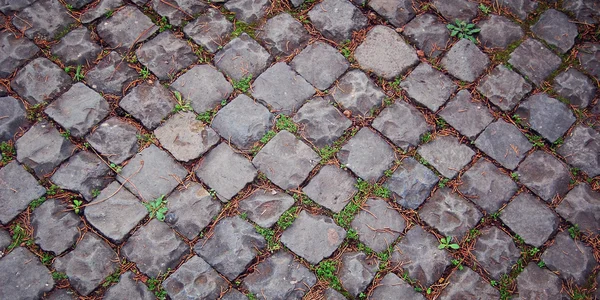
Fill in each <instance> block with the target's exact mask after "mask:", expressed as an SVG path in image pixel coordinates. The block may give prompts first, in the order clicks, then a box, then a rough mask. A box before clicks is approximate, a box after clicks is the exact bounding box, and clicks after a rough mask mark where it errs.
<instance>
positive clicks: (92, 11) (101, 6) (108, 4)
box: [79, 0, 123, 24]
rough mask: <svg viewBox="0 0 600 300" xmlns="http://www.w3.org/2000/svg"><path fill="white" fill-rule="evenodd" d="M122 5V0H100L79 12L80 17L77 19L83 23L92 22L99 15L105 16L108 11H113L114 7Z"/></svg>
mask: <svg viewBox="0 0 600 300" xmlns="http://www.w3.org/2000/svg"><path fill="white" fill-rule="evenodd" d="M122 5H123V0H103V1H100V2H99V3H98V4H97V5H96V6H93V5H92V7H90V6H88V8H87V9H86V10H85V11H84V12H83V13H82V14H81V17H79V20H80V21H81V23H84V24H87V23H90V22H93V21H95V20H96V19H98V18H100V17H104V16H106V14H107V13H108V12H109V11H114V10H115V9H116V8H118V7H120V6H122Z"/></svg>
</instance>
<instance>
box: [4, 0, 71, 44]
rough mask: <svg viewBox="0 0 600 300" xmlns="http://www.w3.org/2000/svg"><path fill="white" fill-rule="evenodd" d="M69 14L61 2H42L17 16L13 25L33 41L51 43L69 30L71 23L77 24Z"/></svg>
mask: <svg viewBox="0 0 600 300" xmlns="http://www.w3.org/2000/svg"><path fill="white" fill-rule="evenodd" d="M11 2H12V1H11ZM15 2H17V1H15ZM67 12H68V11H67V9H66V8H65V7H64V6H62V4H61V3H60V2H57V1H52V0H40V1H36V2H35V3H32V4H31V5H30V6H28V7H25V8H24V9H23V10H22V11H21V12H19V13H18V14H16V17H14V18H12V23H13V25H15V27H16V28H17V29H18V30H20V31H21V32H23V33H24V34H25V36H27V37H28V38H29V39H31V40H33V39H34V38H36V37H39V38H42V39H44V40H47V41H50V40H53V39H55V38H56V37H58V36H60V34H61V32H63V31H64V30H68V29H69V26H70V25H71V23H75V20H74V19H73V18H72V17H71V15H70V14H68V13H67Z"/></svg>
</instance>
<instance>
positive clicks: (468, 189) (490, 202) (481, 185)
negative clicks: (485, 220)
mask: <svg viewBox="0 0 600 300" xmlns="http://www.w3.org/2000/svg"><path fill="white" fill-rule="evenodd" d="M460 179H461V181H462V184H461V185H459V186H458V190H459V191H460V192H461V193H462V194H463V195H464V196H465V197H467V198H468V199H470V200H471V201H473V202H475V204H477V205H479V206H480V207H481V208H483V209H484V210H485V211H486V212H487V213H489V214H491V213H494V212H496V211H497V210H498V209H500V207H502V205H503V204H504V203H505V202H507V201H508V200H509V199H510V198H511V197H512V195H514V193H515V192H516V191H517V185H516V184H515V183H514V182H513V181H512V180H511V179H510V178H509V177H508V176H507V175H505V174H503V173H502V172H500V170H499V169H498V168H496V166H494V164H492V163H491V162H489V161H487V160H485V159H480V160H479V161H477V162H476V163H475V164H474V165H473V166H472V167H471V168H470V169H469V170H467V172H465V173H464V174H463V175H462V176H461V178H460Z"/></svg>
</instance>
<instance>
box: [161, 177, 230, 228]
mask: <svg viewBox="0 0 600 300" xmlns="http://www.w3.org/2000/svg"><path fill="white" fill-rule="evenodd" d="M167 208H168V209H169V211H168V213H167V215H166V216H165V223H167V224H168V225H169V226H171V227H172V228H174V229H175V230H177V232H179V233H180V234H182V235H183V236H185V237H186V238H188V239H189V240H193V239H194V238H195V237H196V236H197V235H198V234H199V233H200V231H202V230H203V229H204V227H206V226H207V225H208V224H209V223H210V222H211V221H212V218H213V217H214V216H216V215H217V214H218V213H219V211H220V210H221V203H220V202H219V201H216V200H214V199H213V197H212V196H211V195H210V193H209V192H208V191H207V190H205V189H204V188H203V187H202V185H200V184H199V183H197V182H193V181H188V182H185V183H183V184H182V186H181V187H180V188H178V189H177V190H175V191H174V192H173V193H172V194H171V195H169V198H167Z"/></svg>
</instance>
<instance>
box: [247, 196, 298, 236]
mask: <svg viewBox="0 0 600 300" xmlns="http://www.w3.org/2000/svg"><path fill="white" fill-rule="evenodd" d="M292 205H294V198H292V197H291V196H290V195H288V194H286V193H284V192H280V191H277V190H270V191H269V190H263V189H258V190H256V191H254V192H253V193H252V194H251V195H250V196H248V198H245V199H243V200H241V201H240V202H239V204H238V208H239V210H240V211H242V212H244V213H246V214H247V216H248V219H250V220H252V222H254V223H256V224H257V225H258V226H261V227H264V228H269V227H271V226H273V224H275V223H276V222H277V220H279V217H281V215H282V214H283V213H284V212H285V211H286V210H288V209H290V208H291V207H292Z"/></svg>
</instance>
